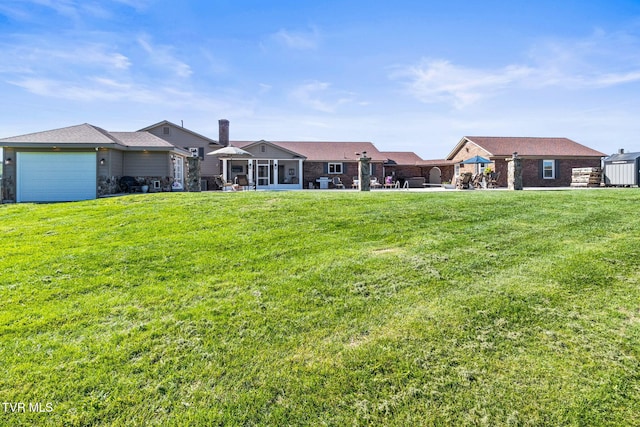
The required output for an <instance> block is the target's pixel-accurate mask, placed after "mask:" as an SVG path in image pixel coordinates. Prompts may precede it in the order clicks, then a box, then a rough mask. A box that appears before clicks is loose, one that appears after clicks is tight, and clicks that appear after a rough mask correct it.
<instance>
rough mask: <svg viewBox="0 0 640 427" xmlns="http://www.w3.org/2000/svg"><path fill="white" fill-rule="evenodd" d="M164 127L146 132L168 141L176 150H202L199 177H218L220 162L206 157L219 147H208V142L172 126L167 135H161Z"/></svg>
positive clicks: (212, 157) (211, 157)
mask: <svg viewBox="0 0 640 427" xmlns="http://www.w3.org/2000/svg"><path fill="white" fill-rule="evenodd" d="M164 127H165V126H158V127H156V128H154V129H151V130H149V131H148V132H150V133H152V134H154V135H155V136H157V137H159V138H162V139H164V140H165V141H169V142H170V143H172V144H173V145H175V146H176V147H178V148H185V147H188V148H202V149H204V154H205V155H204V160H202V162H201V163H200V175H201V176H215V175H220V173H221V172H220V161H219V160H218V159H217V158H215V157H214V156H207V153H210V152H212V151H214V150H217V149H218V148H220V147H219V146H216V145H214V146H211V145H209V141H207V140H204V139H202V138H199V137H197V136H196V135H193V134H191V133H189V132H186V131H184V130H183V129H180V128H176V127H173V126H169V128H170V131H169V135H165V134H163V133H162V128H164Z"/></svg>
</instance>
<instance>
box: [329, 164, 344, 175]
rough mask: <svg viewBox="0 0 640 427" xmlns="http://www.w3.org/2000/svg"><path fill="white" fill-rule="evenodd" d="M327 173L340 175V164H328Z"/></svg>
mask: <svg viewBox="0 0 640 427" xmlns="http://www.w3.org/2000/svg"><path fill="white" fill-rule="evenodd" d="M329 173H333V174H341V173H342V163H329Z"/></svg>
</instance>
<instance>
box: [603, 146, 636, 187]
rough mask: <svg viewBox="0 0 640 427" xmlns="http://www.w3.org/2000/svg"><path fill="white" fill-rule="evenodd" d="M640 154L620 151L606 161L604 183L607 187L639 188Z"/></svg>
mask: <svg viewBox="0 0 640 427" xmlns="http://www.w3.org/2000/svg"><path fill="white" fill-rule="evenodd" d="M639 174H640V153H625V152H624V151H623V150H620V152H619V153H617V154H613V155H611V156H609V157H607V158H606V159H604V183H605V185H606V186H612V187H615V186H620V187H628V186H638V185H639V184H640V179H639V177H638V175H639Z"/></svg>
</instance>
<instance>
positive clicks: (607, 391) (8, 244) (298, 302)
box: [0, 189, 640, 426]
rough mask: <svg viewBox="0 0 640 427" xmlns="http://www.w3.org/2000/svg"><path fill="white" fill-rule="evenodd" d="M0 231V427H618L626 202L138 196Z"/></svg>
mask: <svg viewBox="0 0 640 427" xmlns="http://www.w3.org/2000/svg"><path fill="white" fill-rule="evenodd" d="M0 235H1V236H2V238H1V240H0V254H1V258H0V266H1V272H2V273H0V274H1V276H0V306H1V310H0V405H2V406H0V425H9V426H18V425H29V424H34V425H56V426H57V425H68V426H88V425H163V426H165V425H170V426H171V425H175V426H183V425H203V426H210V425H274V426H275V425H278V426H280V425H314V426H315V425H336V426H343V425H385V426H394V425H397V426H407V425H490V426H496V425H540V426H543V425H544V426H548V425H584V426H594V425H595V426H597V425H640V190H637V189H624V190H601V191H597V190H596V191H540V192H535V191H524V192H506V191H499V192H498V191H495V192H491V191H476V192H432V193H430V192H420V193H418V192H415V193H414V192H391V191H387V192H383V191H377V192H370V193H359V192H341V191H325V192H319V191H305V192H278V193H270V192H257V193H255V192H245V193H225V194H222V193H197V194H189V193H167V194H148V195H136V196H131V197H122V198H111V199H101V200H96V201H88V202H79V203H69V204H49V205H32V204H23V205H3V206H0ZM18 403H23V404H24V406H25V410H24V411H21V410H20V409H19V407H18V406H17V405H18ZM35 404H39V407H38V409H39V410H40V411H41V412H33V410H34V409H36V408H35ZM47 405H48V406H47Z"/></svg>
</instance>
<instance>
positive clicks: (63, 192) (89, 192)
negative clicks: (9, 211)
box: [16, 152, 96, 202]
mask: <svg viewBox="0 0 640 427" xmlns="http://www.w3.org/2000/svg"><path fill="white" fill-rule="evenodd" d="M16 154H17V156H16V168H17V170H16V172H17V177H16V178H17V179H16V190H17V191H16V193H17V194H16V196H17V201H18V202H68V201H74V200H88V199H95V198H96V153H29V152H18V153H16Z"/></svg>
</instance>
